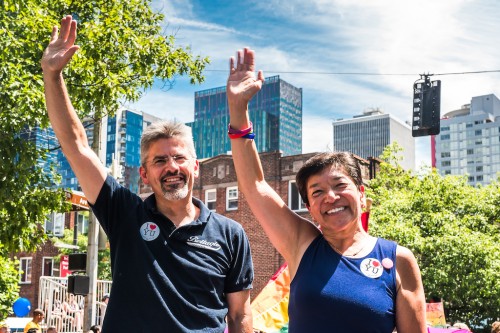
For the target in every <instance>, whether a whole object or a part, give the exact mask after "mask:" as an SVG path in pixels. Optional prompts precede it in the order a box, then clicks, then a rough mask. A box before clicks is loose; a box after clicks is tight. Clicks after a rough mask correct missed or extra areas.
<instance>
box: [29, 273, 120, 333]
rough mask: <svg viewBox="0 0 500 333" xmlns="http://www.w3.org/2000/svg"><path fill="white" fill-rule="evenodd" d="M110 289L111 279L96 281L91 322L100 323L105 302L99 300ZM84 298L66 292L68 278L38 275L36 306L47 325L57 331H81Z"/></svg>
mask: <svg viewBox="0 0 500 333" xmlns="http://www.w3.org/2000/svg"><path fill="white" fill-rule="evenodd" d="M110 290H111V281H103V280H98V281H97V293H96V299H95V302H96V317H95V318H94V320H92V323H93V324H97V325H102V321H103V319H104V313H105V311H106V303H104V302H101V300H102V299H103V296H104V295H106V294H108V295H109V292H110ZM84 303H85V298H84V296H81V295H73V294H70V293H69V292H68V279H67V278H59V277H50V276H42V277H40V289H39V293H38V307H39V308H40V309H42V310H43V311H44V312H45V324H46V326H47V327H49V326H55V327H56V328H57V331H58V332H59V333H81V332H83V327H82V325H83V315H84V311H83V310H84Z"/></svg>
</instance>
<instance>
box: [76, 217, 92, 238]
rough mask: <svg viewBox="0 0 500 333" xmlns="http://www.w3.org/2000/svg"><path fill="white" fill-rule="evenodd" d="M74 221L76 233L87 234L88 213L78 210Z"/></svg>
mask: <svg viewBox="0 0 500 333" xmlns="http://www.w3.org/2000/svg"><path fill="white" fill-rule="evenodd" d="M76 222H77V227H78V233H79V234H82V235H87V234H88V233H89V213H88V212H78V213H77V215H76Z"/></svg>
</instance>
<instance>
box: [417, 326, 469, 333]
mask: <svg viewBox="0 0 500 333" xmlns="http://www.w3.org/2000/svg"><path fill="white" fill-rule="evenodd" d="M427 332H429V333H471V332H470V331H468V330H465V329H461V328H436V327H427Z"/></svg>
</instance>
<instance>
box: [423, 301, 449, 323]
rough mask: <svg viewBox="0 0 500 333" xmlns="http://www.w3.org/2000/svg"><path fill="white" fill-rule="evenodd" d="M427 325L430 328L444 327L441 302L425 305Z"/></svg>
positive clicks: (444, 319)
mask: <svg viewBox="0 0 500 333" xmlns="http://www.w3.org/2000/svg"><path fill="white" fill-rule="evenodd" d="M426 317H427V323H429V324H430V325H431V326H432V327H446V318H445V317H444V307H443V302H436V303H427V304H426Z"/></svg>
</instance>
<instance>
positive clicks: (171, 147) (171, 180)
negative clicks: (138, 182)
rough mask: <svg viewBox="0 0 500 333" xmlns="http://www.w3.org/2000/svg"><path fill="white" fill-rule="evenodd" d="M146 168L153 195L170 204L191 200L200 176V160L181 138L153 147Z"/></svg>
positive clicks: (143, 170)
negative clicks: (196, 180) (190, 195)
mask: <svg viewBox="0 0 500 333" xmlns="http://www.w3.org/2000/svg"><path fill="white" fill-rule="evenodd" d="M145 164H146V165H145V166H141V168H140V174H141V178H142V180H143V181H144V183H145V184H147V185H150V186H151V188H152V189H153V192H154V193H155V194H156V195H157V196H158V195H160V196H163V197H164V198H165V199H167V200H169V201H174V200H182V199H185V198H186V197H188V194H190V193H191V190H192V189H193V184H194V179H195V178H196V177H198V167H199V165H198V161H197V160H196V159H195V158H194V157H193V156H191V154H190V153H189V150H188V148H187V145H186V144H185V143H184V142H183V141H182V140H180V139H178V138H176V137H174V138H170V139H160V140H158V141H156V142H154V143H153V144H151V146H150V147H149V151H148V152H147V158H146V163H145Z"/></svg>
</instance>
